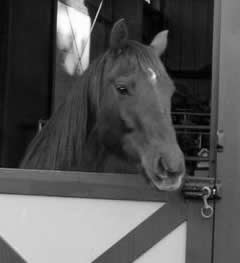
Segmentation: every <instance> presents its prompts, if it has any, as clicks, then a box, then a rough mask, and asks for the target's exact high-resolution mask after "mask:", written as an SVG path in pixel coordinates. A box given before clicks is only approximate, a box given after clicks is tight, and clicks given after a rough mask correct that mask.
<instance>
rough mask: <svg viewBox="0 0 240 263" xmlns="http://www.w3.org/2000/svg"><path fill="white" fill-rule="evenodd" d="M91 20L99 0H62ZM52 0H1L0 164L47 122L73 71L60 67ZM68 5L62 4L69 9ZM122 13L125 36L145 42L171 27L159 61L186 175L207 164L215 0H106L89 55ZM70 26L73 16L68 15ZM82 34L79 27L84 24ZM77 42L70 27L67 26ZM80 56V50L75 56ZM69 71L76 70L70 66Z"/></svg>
mask: <svg viewBox="0 0 240 263" xmlns="http://www.w3.org/2000/svg"><path fill="white" fill-rule="evenodd" d="M59 3H61V4H62V6H63V7H64V8H66V7H67V8H69V7H70V8H71V10H72V9H74V10H76V11H77V12H79V13H83V14H84V15H85V16H88V17H89V18H90V21H91V23H93V21H94V19H95V17H96V13H97V11H98V8H99V5H100V3H101V1H100V0H97V1H93V0H85V1H84V0H60V1H59ZM59 3H57V1H54V0H52V1H49V0H43V1H39V2H35V1H34V2H33V1H29V0H23V1H17V0H11V1H7V0H3V1H1V4H0V5H1V7H0V53H1V60H0V164H1V166H2V167H17V166H18V163H19V161H20V160H21V158H22V156H23V153H24V151H25V149H26V146H27V145H28V144H29V142H30V140H31V139H32V138H33V136H34V134H36V132H37V130H38V126H39V121H40V120H47V119H48V118H49V117H50V116H51V113H52V112H53V111H54V109H55V108H56V107H57V106H58V104H59V103H60V102H61V100H62V99H63V98H64V97H65V95H66V93H67V92H68V89H69V88H70V87H71V86H72V85H73V84H74V74H69V72H67V71H66V70H65V69H64V68H63V66H62V59H63V55H64V54H63V52H65V53H66V52H70V51H69V50H66V49H64V50H61V49H59V47H58V46H57V45H56V41H58V31H57V30H56V27H57V23H58V21H57V18H58V7H59ZM66 10H67V9H66ZM119 18H125V19H126V21H127V23H128V26H129V32H130V37H131V38H132V39H136V40H140V41H142V42H143V43H145V44H148V43H149V42H150V41H151V40H152V38H153V36H154V35H155V34H156V33H157V32H159V31H161V30H165V29H168V30H169V43H168V48H167V50H166V53H165V55H164V56H163V58H162V59H163V61H164V64H165V66H166V68H167V71H168V72H169V74H170V76H171V77H172V78H173V80H174V82H175V85H176V88H177V90H176V93H175V95H174V97H173V104H172V116H173V121H174V124H175V127H176V129H177V133H178V139H179V143H180V145H181V147H182V149H183V151H184V153H185V155H186V162H187V167H188V173H190V174H192V175H195V174H196V173H201V171H206V170H208V159H209V151H210V115H211V80H212V73H211V68H212V38H213V1H212V0H211V1H209V0H195V1H191V0H181V1H179V0H152V1H144V0H132V1H127V0H122V1H116V0H105V1H103V6H102V8H101V11H100V13H99V15H98V17H97V20H96V23H95V25H94V27H93V31H92V34H91V38H90V40H89V41H90V48H89V50H90V51H89V60H90V61H92V60H93V59H94V58H96V57H97V56H98V55H99V54H101V53H102V52H103V51H104V50H105V49H106V48H107V47H108V41H109V32H110V30H111V27H112V25H113V23H114V22H115V21H116V20H117V19H119ZM70 26H71V21H70ZM78 26H79V32H81V24H79V25H78ZM72 33H73V34H72V39H71V41H72V45H74V41H76V39H74V38H75V37H76V36H74V32H72ZM73 55H75V56H76V57H75V59H76V60H78V59H79V54H74V52H73ZM74 73H76V74H77V72H76V71H75V72H74Z"/></svg>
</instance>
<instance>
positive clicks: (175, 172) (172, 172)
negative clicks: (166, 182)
mask: <svg viewBox="0 0 240 263" xmlns="http://www.w3.org/2000/svg"><path fill="white" fill-rule="evenodd" d="M157 168H158V171H159V172H160V173H165V174H166V175H167V176H169V177H178V176H180V175H182V174H183V172H184V169H180V168H179V169H172V168H171V167H169V166H168V165H167V162H166V161H165V160H164V158H160V159H159V160H158V167H157Z"/></svg>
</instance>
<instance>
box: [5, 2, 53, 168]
mask: <svg viewBox="0 0 240 263" xmlns="http://www.w3.org/2000/svg"><path fill="white" fill-rule="evenodd" d="M9 4H10V6H9V8H10V10H11V20H10V21H9V38H8V42H9V46H8V47H9V50H10V51H11V52H10V55H9V57H8V64H9V67H8V71H7V72H5V73H6V75H7V79H8V82H7V86H6V93H5V96H4V105H5V111H4V118H3V133H2V136H3V145H2V160H1V162H2V166H7V167H16V166H17V165H18V162H19V160H20V159H21V158H22V155H23V152H24V149H25V147H26V145H27V144H28V143H29V140H30V139H31V138H32V136H33V135H34V134H35V132H36V128H37V122H38V120H39V119H41V118H47V117H48V115H49V112H50V98H51V86H52V74H53V70H52V65H53V57H52V46H51V45H52V37H53V34H52V30H53V29H52V24H53V13H54V9H53V6H54V1H49V0H44V1H37V2H36V1H30V0H24V1H18V0H12V1H10V2H9Z"/></svg>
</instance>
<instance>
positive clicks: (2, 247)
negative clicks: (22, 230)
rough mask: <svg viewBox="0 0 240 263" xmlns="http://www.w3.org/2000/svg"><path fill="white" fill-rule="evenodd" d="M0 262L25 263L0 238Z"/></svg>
mask: <svg viewBox="0 0 240 263" xmlns="http://www.w3.org/2000/svg"><path fill="white" fill-rule="evenodd" d="M0 262H1V263H26V261H25V260H24V259H23V258H22V257H20V255H18V253H17V252H16V251H15V250H14V249H13V248H12V247H11V246H10V245H9V244H8V243H7V242H6V241H5V240H4V239H3V238H1V237H0Z"/></svg>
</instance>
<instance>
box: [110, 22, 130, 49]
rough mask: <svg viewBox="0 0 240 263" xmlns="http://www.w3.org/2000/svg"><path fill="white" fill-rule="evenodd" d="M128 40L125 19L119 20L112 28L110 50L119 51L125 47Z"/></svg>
mask: <svg viewBox="0 0 240 263" xmlns="http://www.w3.org/2000/svg"><path fill="white" fill-rule="evenodd" d="M127 40H128V28H127V24H126V22H125V19H123V18H122V19H119V20H118V21H117V22H116V23H115V24H114V25H113V28H112V31H111V35H110V48H112V49H119V48H122V47H124V45H125V44H126V42H127Z"/></svg>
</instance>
